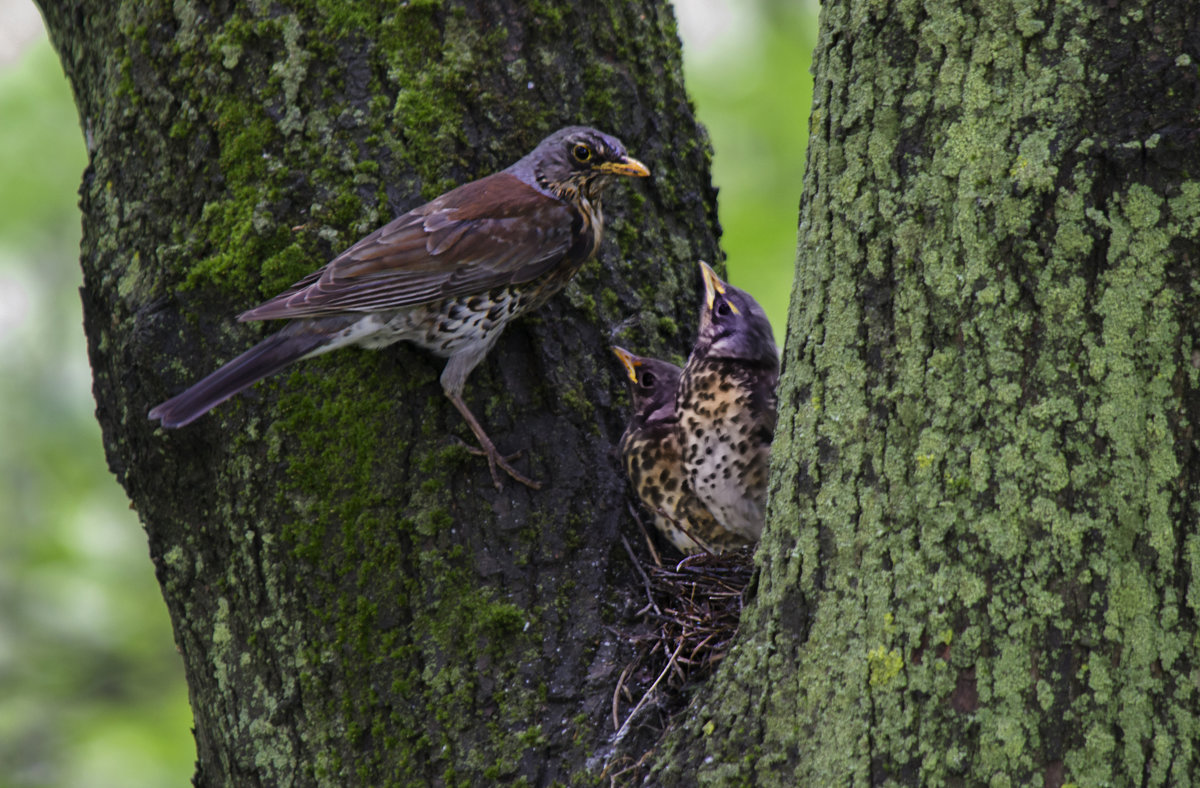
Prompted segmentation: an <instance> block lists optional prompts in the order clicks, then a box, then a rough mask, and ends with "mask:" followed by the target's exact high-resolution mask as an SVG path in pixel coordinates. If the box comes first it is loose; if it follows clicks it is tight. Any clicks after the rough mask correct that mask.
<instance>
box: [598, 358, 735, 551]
mask: <svg viewBox="0 0 1200 788" xmlns="http://www.w3.org/2000/svg"><path fill="white" fill-rule="evenodd" d="M613 352H614V353H615V354H616V355H617V358H619V359H621V364H623V365H624V367H625V373H626V375H627V376H628V378H629V395H630V398H631V399H632V400H633V413H632V414H631V415H630V418H629V426H628V427H626V428H625V434H623V435H622V436H621V459H622V461H623V463H624V465H625V472H626V474H628V475H629V481H630V483H631V484H632V485H633V489H634V492H636V493H637V496H638V498H639V499H640V500H641V501H642V504H643V505H644V506H645V507H646V508H647V509H649V510H650V512H651V513H652V514H653V515H654V526H655V527H656V528H657V529H658V531H659V533H661V534H662V535H663V536H664V537H665V538H666V539H667V541H668V542H670V543H671V544H672V545H674V546H675V547H676V548H677V549H678V550H679V551H680V552H682V553H685V554H691V553H698V552H700V551H702V550H707V551H708V552H710V553H720V552H723V551H725V550H728V549H730V548H733V547H740V546H742V545H745V544H749V543H750V542H749V541H748V540H747V539H745V538H743V537H742V536H740V535H738V534H735V533H733V532H731V531H727V530H725V529H724V528H722V527H721V525H720V524H719V523H718V522H717V521H716V519H715V518H713V516H712V514H711V513H710V512H709V511H708V509H707V508H705V506H704V504H703V503H701V502H700V499H699V498H697V497H696V495H695V493H693V492H692V490H691V487H690V486H689V485H688V483H687V480H686V478H685V477H684V471H683V458H682V452H681V450H680V445H679V436H678V432H677V427H678V423H679V420H678V418H676V415H675V390H676V388H677V386H678V384H679V375H680V373H681V372H682V370H681V369H680V368H679V367H677V366H675V365H674V364H668V363H667V362H665V361H659V360H658V359H654V358H644V357H642V356H635V355H634V354H633V353H630V352H629V351H628V350H625V349H624V348H619V347H613Z"/></svg>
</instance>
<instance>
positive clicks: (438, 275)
mask: <svg viewBox="0 0 1200 788" xmlns="http://www.w3.org/2000/svg"><path fill="white" fill-rule="evenodd" d="M649 174H650V171H649V170H648V169H646V167H645V166H644V165H643V164H642V163H641V162H639V161H637V160H636V159H633V158H630V157H629V155H628V154H627V153H626V152H625V146H624V145H622V144H621V141H620V140H618V139H616V138H615V137H612V136H610V135H608V134H604V133H602V132H599V131H597V130H596V129H592V128H587V127H584V126H570V127H567V128H564V129H560V130H559V131H556V132H555V133H553V134H551V135H550V136H549V137H546V139H544V140H542V141H541V142H540V143H539V144H538V146H537V147H536V148H534V149H533V151H531V152H530V153H529V154H528V155H526V156H525V157H524V158H522V159H520V160H519V161H517V162H516V163H515V164H513V165H512V166H510V167H508V168H507V169H505V170H503V171H501V172H497V173H494V174H492V175H489V176H487V177H484V178H480V179H479V180H477V181H472V182H471V183H467V184H464V185H462V186H459V187H458V188H456V189H453V190H451V191H449V192H446V193H445V194H443V195H442V196H440V197H438V198H436V199H434V200H432V201H430V202H428V203H426V204H425V205H422V206H420V207H419V208H414V209H413V210H411V211H409V212H408V213H406V214H404V215H403V216H400V217H398V218H396V219H394V220H393V221H391V222H389V223H388V224H386V225H384V226H383V227H381V228H380V229H378V230H376V231H375V232H373V233H371V234H370V235H368V236H367V237H365V238H363V239H362V240H360V241H359V242H358V243H356V244H354V245H353V246H351V247H350V248H349V249H347V250H346V251H344V252H342V253H341V254H340V255H338V256H337V257H336V258H334V259H333V260H331V261H330V262H329V263H328V264H326V265H325V267H324V268H322V269H320V270H319V271H316V272H315V273H313V274H310V275H309V276H307V277H305V278H304V279H302V280H300V281H299V282H297V283H296V284H294V285H292V287H291V288H289V289H288V290H287V291H285V292H283V293H280V294H279V295H278V296H276V297H275V298H272V299H271V300H270V301H267V302H266V303H264V304H261V305H260V306H257V307H255V308H254V309H251V310H249V311H248V312H243V313H242V314H241V315H239V316H238V320H240V321H247V320H290V321H291V322H290V323H288V324H287V325H286V326H284V328H283V329H282V330H281V331H279V332H278V333H276V334H273V335H272V336H270V337H267V338H266V339H264V340H263V341H262V342H260V343H259V344H257V345H255V346H254V347H253V348H251V349H250V350H247V351H246V352H245V353H243V354H242V355H240V356H238V357H237V358H235V359H233V360H232V361H230V362H229V363H227V364H225V365H224V366H222V367H220V368H219V369H217V370H216V371H215V372H213V373H212V374H210V375H209V376H208V377H206V378H204V379H203V380H201V381H199V382H198V383H196V384H195V385H193V386H192V387H191V388H189V389H187V390H186V391H184V392H183V393H181V394H178V395H177V396H174V397H172V398H171V399H169V400H167V401H166V402H164V403H162V404H161V405H158V406H157V407H155V408H154V409H152V410H151V411H150V418H151V419H158V420H159V421H160V422H161V423H162V425H163V426H164V427H182V426H184V425H185V424H188V423H190V422H192V421H194V420H195V419H197V418H199V417H200V416H202V415H204V414H205V413H207V412H208V411H209V410H211V409H212V408H214V407H216V406H217V405H219V404H220V403H222V402H224V401H225V400H227V399H229V398H230V397H232V396H233V395H235V394H237V393H238V392H240V391H242V390H243V389H245V388H247V387H248V386H250V385H251V384H253V383H255V382H256V381H258V380H261V379H262V378H264V377H266V376H268V375H270V374H272V373H274V372H277V371H279V370H280V369H282V368H283V367H285V366H287V365H288V364H291V363H293V362H295V361H299V360H300V359H304V358H310V357H312V356H316V355H319V354H321V353H328V352H329V351H331V350H336V349H337V348H341V347H346V346H347V345H358V346H361V347H367V348H381V347H385V346H387V345H390V344H392V343H394V342H398V341H400V340H407V341H409V342H412V343H414V344H416V345H418V346H420V347H422V348H425V349H426V350H428V351H430V352H432V353H434V354H435V355H438V356H440V357H442V358H445V359H447V361H446V367H445V369H444V370H443V372H442V376H441V383H442V389H443V390H444V391H445V393H446V396H447V397H448V398H449V399H450V402H452V403H453V404H454V407H455V408H457V409H458V412H459V413H460V414H462V417H463V419H465V420H466V422H467V425H468V426H469V427H470V428H471V431H472V432H473V433H474V434H475V438H476V440H478V441H479V445H480V451H479V453H481V454H484V455H485V456H486V457H487V459H488V468H489V470H490V471H491V475H492V481H493V482H494V483H495V485H496V487H497V488H499V487H500V477H499V475H498V473H497V471H496V468H497V467H499V468H502V469H504V471H506V472H507V473H508V474H509V475H510V476H511V477H512V478H513V479H516V480H517V481H519V482H521V483H522V484H525V485H528V486H529V487H532V488H534V489H537V488H538V487H540V485H539V484H538V483H537V482H534V481H533V480H531V479H529V478H527V477H525V476H524V475H522V474H521V473H519V472H518V471H517V470H516V469H515V468H513V467H512V465H511V464H509V458H506V457H504V456H503V455H501V454H500V453H499V452H498V451H497V450H496V446H495V444H494V443H492V440H491V438H489V437H488V435H487V432H485V431H484V429H483V426H482V425H481V424H480V423H479V421H478V419H476V418H475V416H474V414H472V413H471V410H470V408H468V407H467V404H466V403H465V402H464V401H463V388H464V386H465V385H466V381H467V376H468V375H470V374H471V370H473V369H474V368H475V366H476V365H477V364H479V362H480V361H481V360H483V358H484V356H486V355H487V353H488V351H489V350H491V348H492V346H493V345H495V344H496V340H497V339H499V337H500V334H501V332H502V331H503V329H504V326H505V325H506V324H508V322H509V321H510V320H512V319H514V318H516V317H518V316H520V315H522V314H524V313H526V312H528V311H529V310H531V309H534V308H536V307H537V306H539V305H541V304H542V303H544V302H545V301H546V300H547V299H548V298H550V296H552V295H554V294H555V293H557V292H558V291H559V290H562V289H563V287H565V286H566V284H567V281H568V280H569V279H570V278H571V277H572V276H573V275H574V274H575V272H576V271H578V270H579V268H580V266H582V265H583V264H584V263H585V262H587V261H588V260H589V259H591V257H592V256H593V255H595V253H596V250H597V248H598V247H599V246H600V239H601V235H602V233H603V230H604V215H603V213H602V211H601V207H600V194H601V192H602V191H603V190H604V188H605V186H606V185H607V184H608V183H609V182H610V181H611V180H612V179H613V178H614V177H616V176H632V177H643V176H647V175H649Z"/></svg>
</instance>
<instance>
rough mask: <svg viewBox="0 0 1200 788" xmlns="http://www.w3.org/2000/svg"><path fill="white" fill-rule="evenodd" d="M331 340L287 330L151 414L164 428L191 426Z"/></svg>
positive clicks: (324, 335) (244, 354)
mask: <svg viewBox="0 0 1200 788" xmlns="http://www.w3.org/2000/svg"><path fill="white" fill-rule="evenodd" d="M292 325H293V326H295V325H297V324H295V323H293V324H292ZM289 328H291V326H289ZM329 340H330V337H329V336H328V335H327V334H322V333H320V332H294V331H289V330H288V329H284V330H283V331H280V332H279V333H277V334H273V335H271V336H269V337H267V338H266V339H264V340H263V341H262V342H259V343H258V344H257V345H255V346H254V347H252V348H250V349H249V350H247V351H246V352H245V353H243V354H242V355H240V356H238V357H237V358H235V359H233V360H232V361H230V362H229V363H228V364H225V365H224V366H223V367H220V368H219V369H217V370H216V371H215V372H213V373H212V374H211V375H209V376H208V377H206V378H204V379H203V380H201V381H200V382H199V383H196V384H195V385H194V386H192V387H191V388H189V389H188V390H187V391H184V392H183V393H182V394H178V395H176V396H174V397H171V399H169V400H167V401H166V402H164V403H162V404H161V405H157V406H156V407H154V408H153V409H152V410H151V411H150V418H151V419H158V420H160V421H161V422H162V425H163V426H164V427H182V426H184V425H185V424H191V423H192V422H193V421H195V420H196V419H198V418H200V417H201V416H203V415H204V414H205V413H208V412H209V411H210V410H212V409H213V408H215V407H216V406H218V405H220V404H221V403H222V402H224V401H225V400H227V399H229V398H230V397H232V396H233V395H235V394H237V393H238V392H240V391H242V390H243V389H246V388H249V387H250V386H252V385H254V384H255V383H257V382H258V381H260V380H262V379H263V378H265V377H267V376H268V375H272V374H274V373H276V372H278V371H279V370H281V369H283V368H284V367H286V366H287V365H288V364H291V363H292V362H293V361H299V360H300V359H301V358H304V357H305V356H307V355H309V354H311V353H312V352H313V351H315V350H317V349H319V348H320V347H321V346H322V345H324V344H327V343H328V342H329Z"/></svg>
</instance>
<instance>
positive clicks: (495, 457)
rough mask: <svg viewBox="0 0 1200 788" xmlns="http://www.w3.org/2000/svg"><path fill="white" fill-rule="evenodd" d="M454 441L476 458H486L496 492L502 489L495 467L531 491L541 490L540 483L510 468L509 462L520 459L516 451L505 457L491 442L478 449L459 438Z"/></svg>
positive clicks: (519, 453) (519, 454)
mask: <svg viewBox="0 0 1200 788" xmlns="http://www.w3.org/2000/svg"><path fill="white" fill-rule="evenodd" d="M455 440H457V441H458V442H459V443H460V444H462V447H463V448H464V449H466V450H467V451H469V452H471V454H474V455H475V456H476V457H487V461H488V470H489V471H491V472H492V483H493V484H495V485H496V489H497V490H501V489H504V487H503V485H502V484H501V483H500V474H499V473H497V472H496V468H497V467H500V468H502V469H503V470H504V472H505V473H507V474H508V475H509V476H511V477H513V478H514V479H516V480H517V481H519V482H520V483H521V484H523V485H525V486H526V487H528V488H529V489H531V490H540V489H542V483H541V482H536V481H534V480H533V479H530V478H529V477H528V476H526V475H525V474H523V473H521V472H520V471H518V470H517V469H516V468H514V467H512V465H511V462H512V461H513V460H515V459H517V458H518V457H520V456H521V452H519V451H518V452H514V453H512V454H509V455H508V456H505V455H503V454H501V453H500V452H499V451H497V450H496V447H495V445H493V444H492V442H491V441H488V442H487V443H486V444H484V445H483V446H482V447H479V446H472V445H471V444H469V443H467V442H466V441H464V440H462V439H461V438H456V439H455Z"/></svg>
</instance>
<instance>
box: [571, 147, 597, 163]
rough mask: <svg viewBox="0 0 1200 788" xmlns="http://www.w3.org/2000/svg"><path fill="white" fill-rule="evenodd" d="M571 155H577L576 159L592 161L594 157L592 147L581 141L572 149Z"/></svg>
mask: <svg viewBox="0 0 1200 788" xmlns="http://www.w3.org/2000/svg"><path fill="white" fill-rule="evenodd" d="M571 155H572V156H574V157H575V161H579V162H586V161H590V160H591V158H592V149H591V148H589V147H588V146H587V145H584V144H583V143H580V144H578V145H576V146H575V147H574V148H572V149H571Z"/></svg>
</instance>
